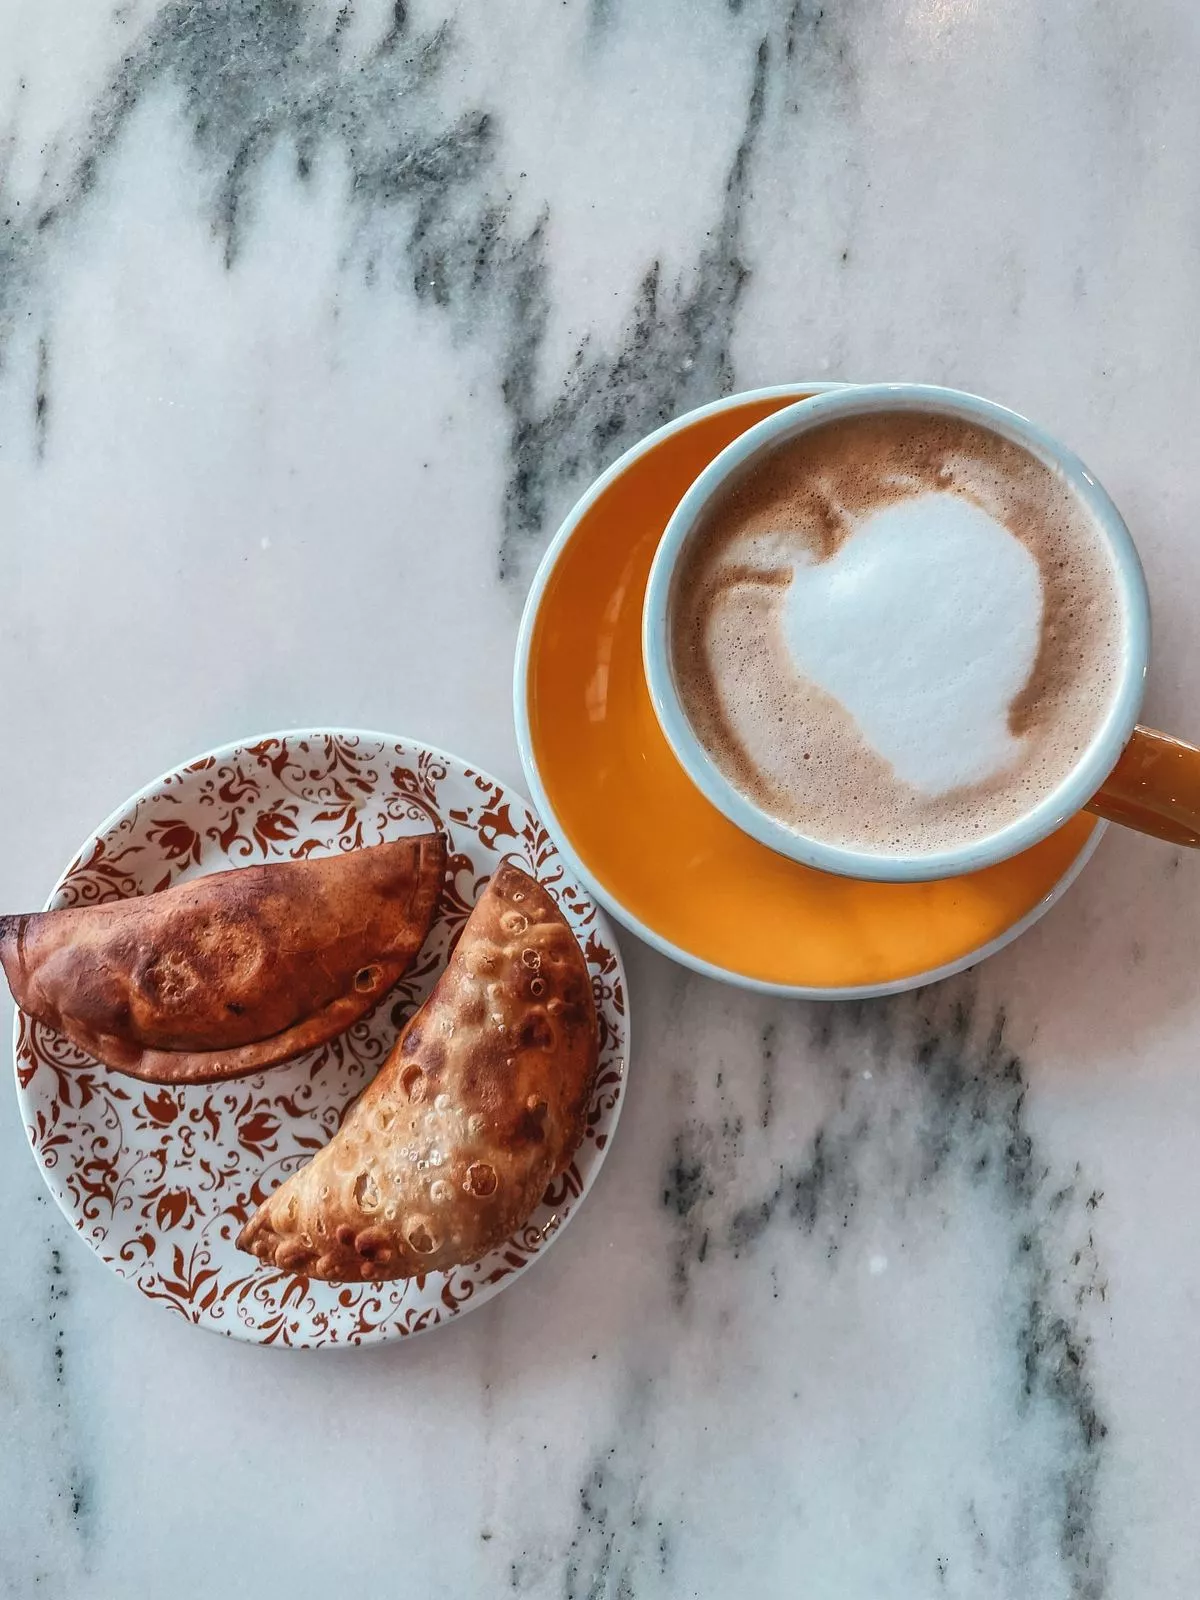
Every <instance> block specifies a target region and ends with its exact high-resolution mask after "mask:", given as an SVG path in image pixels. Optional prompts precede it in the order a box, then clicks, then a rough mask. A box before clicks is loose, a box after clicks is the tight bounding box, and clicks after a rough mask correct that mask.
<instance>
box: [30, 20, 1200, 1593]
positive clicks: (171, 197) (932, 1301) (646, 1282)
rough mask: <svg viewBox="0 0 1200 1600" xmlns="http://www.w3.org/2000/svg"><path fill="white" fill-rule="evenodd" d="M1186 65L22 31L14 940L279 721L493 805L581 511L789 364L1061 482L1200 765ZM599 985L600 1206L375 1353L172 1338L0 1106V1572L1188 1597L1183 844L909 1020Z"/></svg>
mask: <svg viewBox="0 0 1200 1600" xmlns="http://www.w3.org/2000/svg"><path fill="white" fill-rule="evenodd" d="M1198 68H1200V10H1198V9H1197V8H1196V7H1195V5H1194V4H1193V3H1192V0H1143V3H1142V4H1140V5H1137V6H1131V5H1127V4H1120V3H1116V0H1004V3H1003V4H1001V3H999V0H823V3H820V0H689V3H688V4H678V3H676V4H672V3H671V0H562V3H559V0H488V3H486V4H479V3H471V0H462V3H461V4H458V5H454V4H447V3H435V0H409V3H405V0H396V3H395V4H394V5H393V4H387V5H384V4H378V3H373V0H371V3H369V0H344V3H340V4H339V0H313V3H311V4H308V3H304V0H168V3H166V4H163V3H158V0H103V3H101V0H97V3H95V4H81V3H79V0H0V748H2V750H3V752H4V773H5V781H4V783H3V785H2V786H0V825H2V833H3V839H4V849H3V853H2V859H0V898H2V901H3V904H4V908H5V909H25V908H28V907H32V906H34V905H37V904H40V902H41V900H42V898H43V896H44V894H45V891H46V889H47V887H48V885H49V884H50V882H51V881H52V880H53V878H54V876H55V875H56V873H57V872H58V870H59V869H60V867H61V866H62V864H63V863H64V861H65V860H66V858H67V857H68V856H69V854H70V852H71V851H72V850H73V848H74V847H75V845H76V844H77V843H78V841H79V840H80V839H81V838H82V837H83V836H84V835H85V834H86V833H87V831H88V830H89V829H90V828H91V827H92V826H93V824H95V823H96V822H97V821H98V820H99V819H100V818H101V817H102V816H104V815H105V814H106V813H107V812H108V811H109V810H110V809H111V808H112V807H113V806H115V805H116V804H118V803H119V802H120V801H121V800H122V799H123V798H124V797H125V796H126V795H127V794H128V793H130V792H131V791H132V790H134V789H135V788H137V787H139V786H140V785H141V784H142V783H143V782H144V781H146V780H147V779H148V778H150V777H151V776H153V775H154V774H155V773H157V772H159V771H161V770H162V769H163V768H165V767H167V766H170V765H172V764H173V763H175V762H176V761H178V760H180V759H182V758H184V757H186V756H189V755H191V754H194V753H195V752H197V751H199V750H202V749H205V748H207V747H209V746H212V745H214V744H218V743H221V742H224V741H226V740H228V739H231V738H235V737H237V736H239V735H242V734H245V733H249V732H255V731H261V730H266V729H269V728H277V727H286V726H296V725H301V724H308V725H313V724H321V723H328V724H341V725H358V726H365V727H378V728H388V729H395V730H396V731H398V732H405V733H410V734H414V735H422V736H425V737H428V738H432V739H435V740H436V741H437V742H439V743H441V744H443V745H445V746H447V747H448V748H451V749H454V750H458V751H461V752H463V753H465V754H468V755H470V756H472V757H473V758H474V759H476V760H477V761H478V762H479V763H481V764H483V765H484V766H486V767H488V768H491V769H492V770H494V771H496V772H497V773H499V774H500V775H502V776H503V777H505V778H506V779H508V780H511V781H519V778H520V770H519V764H518V760H517V754H516V746H515V741H514V735H513V727H512V719H511V713H510V705H509V693H510V690H509V663H510V660H511V652H512V649H513V644H514V639H515V635H516V628H517V622H518V618H519V615H520V608H521V603H522V598H523V595H524V592H525V589H526V586H527V583H528V580H529V578H530V575H531V572H532V569H533V566H534V564H535V562H536V560H537V557H538V554H539V552H540V551H541V550H542V549H543V548H544V546H545V544H546V542H547V540H548V539H549V537H550V536H551V534H552V532H553V530H554V528H555V526H556V524H557V522H558V520H559V519H560V517H561V515H562V514H563V512H564V511H565V510H566V509H567V507H568V506H569V505H570V504H571V502H572V501H573V499H574V498H575V497H576V495H577V494H578V493H579V491H580V490H581V489H582V488H583V487H584V485H585V484H586V483H587V481H588V480H589V479H590V477H591V476H592V475H593V474H594V473H596V472H597V471H598V470H599V469H600V468H601V467H603V466H604V465H605V464H606V463H607V462H609V461H610V460H611V459H612V458H613V457H614V456H615V455H616V454H618V453H619V452H620V451H621V450H622V449H623V448H625V447H626V445H628V444H629V443H631V442H632V441H633V440H635V439H636V438H637V437H638V436H639V435H640V434H642V433H643V432H645V431H646V430H647V429H649V428H650V427H652V426H653V425H656V424H657V423H659V422H660V421H661V420H663V419H666V418H668V417H670V416H672V415H673V414H675V413H678V412H680V411H682V410H685V409H687V408H688V407H690V406H692V405H695V404H698V403H700V402H701V401H704V400H706V399H709V398H711V397H713V396H716V395H718V394H720V393H722V392H726V391H729V390H732V389H735V388H739V387H741V388H744V387H750V386H753V385H757V384H766V383H773V382H781V381H785V380H791V379H797V378H824V377H841V378H848V379H870V378H914V379H924V380H930V381H934V382H944V383H950V384H955V385H958V386H960V387H965V388H970V389H974V390H977V391H981V392H984V393H987V394H990V395H993V396H995V397H996V398H998V399H1000V400H1002V401H1004V402H1007V403H1008V404H1010V405H1013V406H1015V407H1017V408H1018V409H1020V410H1022V411H1025V412H1027V413H1030V414H1032V415H1033V416H1035V417H1037V418H1038V419H1039V420H1041V421H1042V422H1044V423H1045V424H1046V425H1047V426H1049V427H1050V428H1051V429H1052V430H1054V431H1055V432H1057V433H1058V434H1059V435H1060V436H1062V437H1064V438H1065V439H1066V440H1068V441H1069V442H1070V443H1071V444H1072V445H1073V446H1074V447H1075V448H1076V449H1077V450H1078V451H1079V452H1080V453H1081V454H1082V455H1083V456H1084V458H1085V459H1086V460H1088V461H1089V462H1090V463H1091V465H1092V466H1093V467H1094V468H1095V470H1096V471H1097V472H1098V474H1099V475H1100V477H1101V478H1102V479H1103V480H1104V482H1105V483H1106V484H1107V485H1108V487H1109V488H1110V489H1111V491H1112V492H1113V494H1114V496H1115V498H1116V499H1117V501H1118V503H1119V504H1120V505H1121V506H1122V507H1123V508H1124V510H1125V511H1126V514H1127V516H1128V518H1129V521H1130V523H1131V525H1132V526H1133V528H1134V531H1135V534H1136V536H1137V538H1138V540H1139V542H1140V544H1141V548H1142V550H1143V553H1144V557H1145V563H1146V567H1147V571H1148V575H1149V580H1150V586H1151V590H1152V592H1153V595H1154V598H1155V605H1156V627H1157V635H1156V645H1155V661H1154V668H1153V676H1152V683H1151V687H1150V695H1149V702H1148V714H1149V717H1150V719H1151V720H1153V721H1155V722H1157V723H1158V724H1160V725H1162V726H1167V727H1170V728H1171V729H1173V730H1174V731H1177V732H1179V733H1181V734H1183V735H1184V736H1186V735H1187V734H1188V733H1191V734H1193V735H1195V734H1197V733H1198V732H1200V710H1198V709H1197V698H1198V693H1200V628H1198V627H1197V613H1196V606H1197V595H1198V594H1200V543H1198V542H1197V537H1196V529H1197V526H1200V481H1198V479H1197V474H1196V471H1195V464H1196V455H1195V445H1194V436H1195V417H1196V411H1197V402H1198V400H1200V350H1198V347H1197V345H1196V341H1195V339H1194V337H1193V336H1192V335H1193V331H1194V325H1195V322H1196V316H1197V310H1198V306H1200V175H1198V173H1200V169H1198V167H1197V162H1196V150H1197V147H1198V136H1200V125H1198V124H1200V102H1198V101H1197V98H1196V94H1195V80H1196V75H1197V69H1198ZM624 947H625V951H626V956H627V960H628V965H629V970H630V984H631V1005H632V1011H633V1020H634V1029H635V1037H636V1052H635V1056H634V1059H633V1062H632V1065H631V1072H630V1077H629V1086H628V1101H627V1104H626V1108H625V1112H624V1118H623V1122H622V1126H621V1128H620V1131H619V1136H618V1138H617V1140H616V1142H615V1144H614V1147H613V1149H612V1152H611V1156H610V1158H609V1160H608V1162H607V1165H606V1167H605V1169H604V1171H603V1173H602V1174H601V1178H600V1181H599V1182H598V1184H597V1186H596V1189H595V1191H594V1193H593V1194H592V1196H591V1197H590V1199H589V1201H588V1203H587V1205H586V1206H585V1207H584V1209H583V1211H582V1212H581V1214H580V1216H579V1218H578V1219H577V1221H576V1222H575V1223H574V1225H573V1226H572V1228H571V1230H570V1232H569V1234H568V1235H567V1236H566V1237H564V1239H563V1240H562V1242H561V1243H560V1244H559V1245H558V1246H557V1247H556V1248H555V1249H554V1251H552V1252H551V1253H550V1255H549V1256H548V1258H547V1259H546V1260H545V1261H544V1262H541V1263H539V1264H538V1265H537V1267H536V1268H535V1269H534V1270H533V1271H532V1272H531V1273H530V1274H529V1275H528V1276H527V1277H525V1278H524V1279H523V1280H522V1281H521V1282H520V1284H519V1285H517V1286H515V1287H514V1289H513V1290H512V1292H511V1293H508V1294H505V1295H503V1296H501V1297H500V1298H499V1299H498V1300H496V1301H493V1302H492V1303H491V1304H490V1305H488V1306H486V1307H485V1308H483V1309H481V1310H480V1311H479V1312H478V1313H476V1314H473V1315H471V1316H469V1317H464V1318H463V1319H462V1320H461V1322H459V1323H458V1324H457V1325H455V1326H452V1327H450V1328H449V1329H448V1330H446V1331H444V1332H439V1333H437V1334H435V1335H434V1336H432V1337H429V1338H426V1339H421V1340H414V1341H412V1342H411V1343H409V1344H406V1345H405V1346H403V1347H397V1346H388V1347H385V1348H382V1349H378V1350H374V1351H367V1352H362V1353H358V1354H353V1355H348V1356H341V1357H338V1356H328V1357H326V1356H322V1355H320V1354H319V1353H314V1354H309V1355H306V1354H290V1355H289V1354H284V1353H281V1352H277V1351H273V1350H259V1349H255V1348H250V1347H245V1346H239V1345H236V1344H233V1343H230V1342H226V1341H223V1340H220V1339H215V1338H211V1337H208V1336H206V1335H204V1334H202V1333H198V1332H196V1331H194V1330H192V1329H191V1328H189V1327H188V1326H186V1325H185V1324H184V1323H183V1322H182V1321H179V1320H176V1319H174V1318H172V1317H171V1316H168V1315H166V1314H165V1313H163V1312H162V1311H160V1310H158V1309H156V1308H155V1307H153V1306H151V1305H150V1304H148V1303H146V1302H144V1301H143V1300H142V1299H141V1298H140V1297H139V1296H138V1295H137V1294H136V1293H134V1292H132V1291H131V1290H130V1289H129V1288H128V1287H126V1286H125V1285H123V1284H121V1283H120V1282H119V1281H118V1280H117V1279H116V1278H115V1277H113V1276H112V1275H111V1274H110V1273H109V1272H108V1271H106V1270H105V1268H104V1267H103V1266H102V1265H100V1263H99V1262H98V1261H96V1260H95V1259H94V1258H93V1257H91V1255H90V1254H89V1252H88V1251H87V1250H86V1249H85V1248H84V1247H83V1246H82V1245H81V1244H80V1243H79V1242H78V1241H77V1240H76V1239H75V1238H73V1237H72V1235H71V1230H70V1228H69V1227H68V1226H67V1224H66V1223H65V1222H64V1221H63V1220H62V1218H61V1217H60V1216H59V1214H58V1212H57V1211H56V1209H55V1208H54V1206H53V1204H52V1202H51V1201H50V1199H49V1198H48V1196H47V1194H46V1193H45V1191H44V1188H43V1185H42V1182H41V1179H40V1177H39V1176H38V1173H37V1171H36V1169H35V1167H34V1164H33V1162H32V1160H31V1159H30V1158H29V1155H28V1152H27V1150H26V1148H25V1139H24V1135H23V1132H22V1129H21V1126H20V1122H19V1119H18V1116H17V1112H16V1105H15V1099H14V1096H13V1094H12V1093H11V1091H7V1092H5V1093H4V1094H3V1095H0V1202H2V1205H3V1215H4V1218H5V1222H6V1226H7V1229H8V1236H9V1243H8V1245H7V1246H6V1247H5V1249H4V1252H3V1265H2V1266H0V1441H2V1444H3V1448H2V1449H0V1589H2V1591H3V1593H4V1594H6V1595H14V1596H21V1597H24V1596H35V1595H36V1596H41V1597H44V1600H56V1597H60V1596H63V1597H70V1600H92V1597H102V1600H108V1597H122V1600H124V1597H128V1596H159V1595H171V1596H173V1597H175V1600H191V1597H207V1596H210V1595H211V1596H230V1595H238V1596H240V1595H254V1596H274V1595H280V1596H287V1597H289V1600H305V1597H309V1596H314V1597H315V1596H330V1595H333V1596H346V1595H354V1594H365V1595H383V1594H387V1595H403V1596H406V1597H407V1596H413V1597H414V1600H424V1597H431V1600H440V1597H451V1600H457V1597H460V1596H466V1597H470V1596H493V1595H505V1594H510V1593H512V1594H519V1595H525V1596H532V1597H539V1600H540V1597H562V1600H585V1597H588V1600H600V1597H607V1600H617V1597H620V1600H634V1597H636V1600H655V1597H659V1596H663V1597H667V1596H669V1597H672V1600H675V1597H686V1596H701V1597H704V1600H709V1597H722V1600H724V1597H728V1596H743V1595H747V1596H748V1595H753V1596H755V1597H763V1600H771V1597H775V1596H793V1595H803V1596H805V1597H806V1600H824V1597H830V1600H832V1597H837V1600H890V1597H893V1596H894V1597H903V1600H908V1597H924V1596H929V1597H937V1600H941V1597H943V1596H948V1597H970V1600H992V1597H997V1600H1001V1597H1016V1596H1020V1597H1033V1596H1036V1597H1038V1600H1057V1597H1079V1600H1140V1597H1143V1596H1155V1597H1156V1600H1172V1597H1176V1596H1178V1597H1185V1596H1187V1597H1190V1596H1192V1595H1194V1594H1195V1591H1196V1576H1195V1575H1196V1570H1197V1563H1198V1560H1200V1531H1198V1529H1200V1524H1198V1522H1197V1519H1196V1515H1195V1507H1196V1504H1197V1500H1198V1499H1200V1371H1198V1370H1197V1364H1196V1362H1195V1360H1194V1353H1193V1352H1194V1340H1195V1332H1196V1327H1197V1320H1198V1313H1200V1252H1198V1250H1197V1248H1196V1245H1195V1232H1196V1229H1195V1218H1196V1216H1197V1212H1198V1210H1200V1159H1198V1157H1197V1144H1198V1141H1197V1132H1198V1130H1200V1070H1198V1067H1197V1045H1198V1043H1200V996H1198V994H1197V984H1196V981H1195V971H1196V951H1197V949H1200V860H1196V859H1193V858H1188V859H1184V858H1183V856H1182V855H1181V854H1180V853H1179V852H1176V851H1174V850H1172V849H1169V848H1167V847H1165V846H1162V845H1159V844H1155V843H1152V842H1149V841H1146V840H1142V839H1138V838H1134V837H1130V836H1124V837H1118V836H1117V835H1116V833H1115V832H1114V833H1110V835H1109V837H1108V838H1107V839H1106V840H1105V841H1104V843H1103V844H1102V846H1101V849H1100V850H1099V852H1098V854H1097V857H1096V859H1095V861H1094V862H1093V864H1092V865H1091V867H1090V868H1089V869H1088V871H1087V872H1086V873H1085V875H1084V877H1083V878H1082V880H1081V881H1080V883H1079V884H1078V885H1077V887H1076V888H1075V889H1073V890H1072V892H1071V893H1070V894H1069V895H1068V896H1067V897H1066V899H1065V900H1064V901H1063V902H1062V904H1061V905H1060V906H1058V907H1057V908H1056V909H1055V910H1054V911H1053V912H1052V913H1051V914H1050V915H1049V916H1048V917H1047V918H1046V920H1045V921H1044V922H1043V923H1041V924H1040V925H1039V926H1038V927H1037V928H1036V929H1034V930H1033V931H1032V932H1030V933H1029V934H1027V935H1026V936H1025V938H1024V939H1022V940H1021V941H1019V942H1018V943H1017V944H1016V945H1015V946H1013V947H1012V948H1011V949H1009V950H1007V951H1005V952H1004V953H1003V954H1001V955H1000V956H997V957H996V958H994V959H993V960H992V961H991V962H989V963H986V964H985V965H984V966H983V967H981V968H979V969H978V970H976V971H975V972H972V973H969V974H967V975H965V976H963V977H962V978H959V979H956V980H953V981H951V982H949V983H947V984H945V985H943V986H941V987H939V988H936V989H932V990H929V991H926V992H924V993H922V994H919V995H917V996H914V997H908V998H904V999H900V1000H896V1001H891V1002H886V1003H878V1004H869V1005H857V1006H836V1007H823V1006H820V1005H810V1004H798V1003H786V1002H781V1001H778V1000H769V999H764V998H760V997H755V996H753V995H749V994H744V993H740V992H735V991H733V990H729V989H723V988H721V987H719V986H717V985H715V984H713V983H710V982H707V981H705V980H702V979H700V978H697V977H695V976H692V975H690V974H688V973H686V972H684V971H682V970H680V969H678V968H676V967H674V966H672V965H671V964H670V963H668V962H667V961H665V960H664V959H662V958H660V957H658V956H657V955H654V954H652V953H650V952H648V951H647V950H645V949H644V948H641V947H640V946H639V945H638V944H637V943H636V941H635V940H634V939H632V938H627V939H626V940H625V941H624ZM6 1004H7V1002H6ZM7 1017H8V1013H7V1011H6V1012H5V1013H4V1015H3V1016H2V1017H0V1023H4V1024H6V1023H7Z"/></svg>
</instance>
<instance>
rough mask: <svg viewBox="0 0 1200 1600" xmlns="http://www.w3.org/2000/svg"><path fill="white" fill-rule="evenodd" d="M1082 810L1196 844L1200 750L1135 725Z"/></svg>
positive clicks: (1158, 835) (1199, 822)
mask: <svg viewBox="0 0 1200 1600" xmlns="http://www.w3.org/2000/svg"><path fill="white" fill-rule="evenodd" d="M1087 809H1088V810H1089V811H1093V812H1095V814H1096V816H1098V817H1106V818H1107V819H1108V821H1109V822H1123V823H1124V824H1125V826H1126V827H1127V828H1137V830H1138V831H1139V832H1140V833H1151V834H1153V835H1154V837H1155V838H1156V839H1166V840H1167V841H1168V842H1169V843H1170V844H1186V845H1192V846H1193V847H1195V846H1197V845H1200V750H1197V749H1196V747H1195V745H1190V744H1184V743H1183V741H1182V740H1181V739H1172V738H1171V736H1170V735H1169V734H1166V733H1159V732H1158V730H1157V729H1156V728H1135V729H1134V730H1133V737H1132V738H1131V739H1130V741H1129V743H1128V744H1127V745H1126V746H1125V748H1124V750H1123V751H1122V752H1121V759H1120V760H1119V761H1118V762H1117V764H1116V766H1115V767H1114V768H1113V770H1112V771H1111V772H1110V773H1109V775H1108V777H1107V778H1106V779H1105V781H1104V787H1103V788H1102V789H1101V790H1100V792H1099V794H1097V795H1094V796H1093V797H1092V799H1091V800H1089V801H1088V805H1087Z"/></svg>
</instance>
